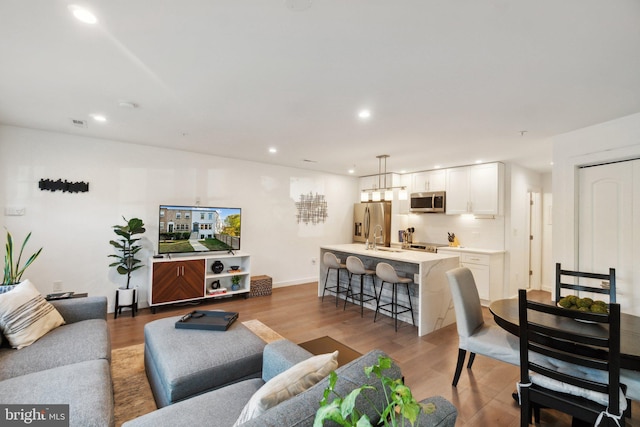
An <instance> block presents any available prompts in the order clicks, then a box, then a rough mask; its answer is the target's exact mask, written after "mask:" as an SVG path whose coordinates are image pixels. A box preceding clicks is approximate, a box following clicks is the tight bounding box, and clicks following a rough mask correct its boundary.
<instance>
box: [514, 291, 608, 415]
mask: <svg viewBox="0 0 640 427" xmlns="http://www.w3.org/2000/svg"><path fill="white" fill-rule="evenodd" d="M518 299H519V302H518V307H519V321H520V326H519V328H520V377H521V378H520V381H521V383H529V381H530V380H529V378H530V376H529V375H530V372H535V373H537V374H539V375H543V376H545V377H548V378H552V379H555V380H557V381H561V382H563V383H567V384H571V385H574V386H576V387H580V388H582V389H586V390H591V391H594V392H598V393H604V394H605V395H608V397H609V399H608V401H609V413H612V414H619V413H620V402H619V393H620V391H619V390H620V305H619V304H615V303H611V304H609V313H608V314H601V313H586V312H581V311H577V310H568V309H565V308H561V307H558V306H555V305H549V304H541V303H538V302H534V301H528V300H527V293H526V290H524V289H521V290H519V292H518ZM534 313H535V316H534ZM530 315H531V317H535V322H534V321H531V320H530ZM566 318H568V319H569V320H570V321H577V320H578V319H579V320H591V321H592V322H594V324H593V325H588V326H587V325H586V324H585V327H584V328H579V327H577V328H572V327H567V326H570V325H567V323H566V322H567V321H566V320H565V319H566ZM563 326H564V327H563ZM534 355H535V356H534ZM546 363H549V364H548V365H547V364H546ZM554 368H555V369H554ZM590 370H597V371H599V372H601V373H600V374H597V372H596V371H590ZM525 394H526V398H527V399H530V400H531V402H534V403H535V402H536V400H535V399H536V398H537V397H540V395H544V394H545V392H544V388H543V387H536V388H535V390H532V391H529V390H527V391H526V393H525ZM540 399H541V400H540V401H538V402H537V403H541V402H543V401H544V402H547V403H548V401H549V397H548V396H546V397H544V398H540ZM562 400H563V402H564V401H565V399H562ZM567 401H570V399H567ZM527 405H529V403H527ZM562 405H564V406H562ZM561 406H562V407H561V408H558V409H560V410H567V408H568V407H567V405H566V402H564V403H563V404H561ZM604 409H606V408H604ZM590 415H593V414H590ZM596 415H597V413H596Z"/></svg>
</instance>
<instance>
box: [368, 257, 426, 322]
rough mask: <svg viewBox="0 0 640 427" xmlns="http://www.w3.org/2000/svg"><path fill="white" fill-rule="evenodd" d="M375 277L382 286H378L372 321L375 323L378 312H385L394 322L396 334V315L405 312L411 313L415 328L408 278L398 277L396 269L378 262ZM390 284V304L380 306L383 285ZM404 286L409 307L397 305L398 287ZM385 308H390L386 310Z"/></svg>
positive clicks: (410, 281) (409, 280)
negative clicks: (378, 291)
mask: <svg viewBox="0 0 640 427" xmlns="http://www.w3.org/2000/svg"><path fill="white" fill-rule="evenodd" d="M376 276H378V277H379V278H380V280H381V281H382V284H381V285H380V295H378V304H377V306H376V314H375V316H374V317H373V321H374V322H375V321H376V317H377V316H378V311H380V310H382V311H386V312H388V313H390V314H391V317H392V318H393V319H394V320H395V326H396V332H398V314H400V313H406V312H407V311H410V312H411V322H412V323H413V326H416V322H415V320H414V319H413V305H412V304H411V293H410V292H409V283H412V282H413V280H411V279H410V278H408V277H399V276H398V274H397V273H396V269H395V268H393V266H392V265H390V264H387V263H386V262H380V263H378V265H376ZM385 282H386V283H390V284H391V285H392V291H391V302H389V303H386V304H382V305H381V304H380V298H382V290H383V289H384V284H385ZM400 284H405V285H406V287H407V296H408V298H409V306H408V307H407V306H406V305H401V304H398V285H400ZM387 306H390V307H389V308H387Z"/></svg>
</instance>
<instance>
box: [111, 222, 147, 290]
mask: <svg viewBox="0 0 640 427" xmlns="http://www.w3.org/2000/svg"><path fill="white" fill-rule="evenodd" d="M122 219H123V220H124V221H125V225H114V226H113V232H114V233H116V234H117V235H118V236H119V237H120V238H119V239H118V240H110V241H109V243H110V244H111V245H112V246H113V247H114V248H116V250H117V251H118V252H119V253H118V254H111V255H109V257H112V258H116V260H117V261H115V262H113V263H111V264H109V267H116V270H117V271H118V273H120V274H123V275H125V274H126V275H127V288H126V289H129V283H130V282H131V273H133V272H134V271H136V270H137V269H139V268H142V267H144V265H143V264H141V262H142V261H140V260H139V259H137V258H136V254H137V253H138V252H139V251H140V249H142V246H140V245H138V244H137V242H138V241H139V240H140V239H139V238H135V237H134V236H135V235H136V234H142V233H144V232H145V231H147V230H146V229H145V228H144V223H143V222H142V220H141V219H140V218H131V219H130V220H127V219H126V218H125V217H122Z"/></svg>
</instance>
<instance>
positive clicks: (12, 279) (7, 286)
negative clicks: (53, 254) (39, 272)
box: [0, 230, 42, 293]
mask: <svg viewBox="0 0 640 427" xmlns="http://www.w3.org/2000/svg"><path fill="white" fill-rule="evenodd" d="M30 237H31V233H29V234H27V237H26V238H25V239H24V242H22V246H21V247H20V253H19V254H18V259H17V260H16V261H15V263H14V260H13V238H12V237H11V233H9V231H8V230H7V243H6V245H5V249H6V251H7V252H6V254H5V256H4V278H3V279H2V286H0V293H4V292H7V291H10V290H11V289H13V288H14V287H15V285H17V284H18V283H20V281H21V280H22V274H23V273H24V271H25V270H26V269H27V267H29V266H30V265H31V264H32V263H33V261H35V260H36V258H38V255H40V252H42V248H40V249H38V250H37V251H36V252H35V253H34V254H33V255H31V256H30V257H29V259H27V262H25V263H24V265H23V266H22V268H21V267H20V261H21V260H22V253H23V252H24V247H25V246H26V245H27V242H28V241H29V238H30Z"/></svg>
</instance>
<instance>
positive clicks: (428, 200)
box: [410, 191, 447, 213]
mask: <svg viewBox="0 0 640 427" xmlns="http://www.w3.org/2000/svg"><path fill="white" fill-rule="evenodd" d="M446 206H447V204H446V193H445V192H444V191H425V192H421V193H411V208H410V210H411V212H415V213H421V212H423V213H442V212H445V208H446Z"/></svg>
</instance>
